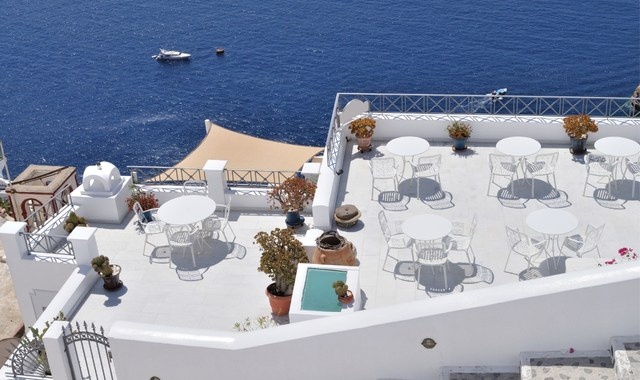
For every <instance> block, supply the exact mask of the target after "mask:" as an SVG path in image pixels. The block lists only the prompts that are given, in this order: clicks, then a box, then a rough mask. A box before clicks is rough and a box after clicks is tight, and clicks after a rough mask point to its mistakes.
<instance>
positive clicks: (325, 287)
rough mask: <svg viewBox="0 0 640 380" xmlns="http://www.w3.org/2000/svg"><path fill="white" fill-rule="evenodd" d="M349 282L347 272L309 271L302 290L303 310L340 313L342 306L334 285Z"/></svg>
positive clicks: (313, 269)
mask: <svg viewBox="0 0 640 380" xmlns="http://www.w3.org/2000/svg"><path fill="white" fill-rule="evenodd" d="M338 280H341V281H343V282H347V272H346V271H341V270H331V269H318V268H309V269H307V278H306V281H305V283H304V289H303V290H302V310H313V311H340V310H342V304H341V303H340V302H339V301H338V296H337V295H336V292H335V291H334V289H333V286H332V285H333V283H334V282H335V281H338Z"/></svg>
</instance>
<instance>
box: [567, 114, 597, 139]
mask: <svg viewBox="0 0 640 380" xmlns="http://www.w3.org/2000/svg"><path fill="white" fill-rule="evenodd" d="M562 121H563V122H564V125H563V127H564V131H565V132H566V133H567V135H569V137H573V138H574V139H586V138H587V134H588V133H589V132H594V133H595V132H598V125H597V124H596V122H595V121H593V120H592V119H591V117H590V116H589V115H571V116H567V117H565V118H564V119H562Z"/></svg>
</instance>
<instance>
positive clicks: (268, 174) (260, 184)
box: [225, 169, 296, 188]
mask: <svg viewBox="0 0 640 380" xmlns="http://www.w3.org/2000/svg"><path fill="white" fill-rule="evenodd" d="M295 175H296V172H291V171H273V170H248V169H240V170H238V169H234V170H225V177H226V181H227V187H250V188H270V187H273V186H275V185H279V184H281V183H282V182H284V180H286V179H287V178H291V177H294V176H295Z"/></svg>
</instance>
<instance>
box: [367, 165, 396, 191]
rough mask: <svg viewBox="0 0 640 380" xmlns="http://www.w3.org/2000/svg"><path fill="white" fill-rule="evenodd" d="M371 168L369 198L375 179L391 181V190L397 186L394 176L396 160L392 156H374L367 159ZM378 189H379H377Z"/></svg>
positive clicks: (374, 186)
mask: <svg viewBox="0 0 640 380" xmlns="http://www.w3.org/2000/svg"><path fill="white" fill-rule="evenodd" d="M369 166H370V168H371V176H372V178H373V179H372V183H371V199H373V192H374V190H375V189H377V188H376V180H391V181H393V190H394V191H395V190H397V188H398V178H397V176H396V170H397V169H396V160H395V159H394V158H393V157H374V158H372V159H371V160H370V161H369ZM378 191H380V189H378Z"/></svg>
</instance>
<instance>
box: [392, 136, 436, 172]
mask: <svg viewBox="0 0 640 380" xmlns="http://www.w3.org/2000/svg"><path fill="white" fill-rule="evenodd" d="M429 146H430V145H429V142H428V141H427V140H425V139H423V138H420V137H415V136H402V137H396V138H395V139H393V140H390V141H389V142H388V143H387V150H388V151H389V153H391V154H393V155H396V156H400V157H402V176H404V163H405V161H406V160H407V158H409V160H411V158H412V157H413V156H416V155H418V154H422V153H424V152H426V151H427V150H429Z"/></svg>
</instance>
